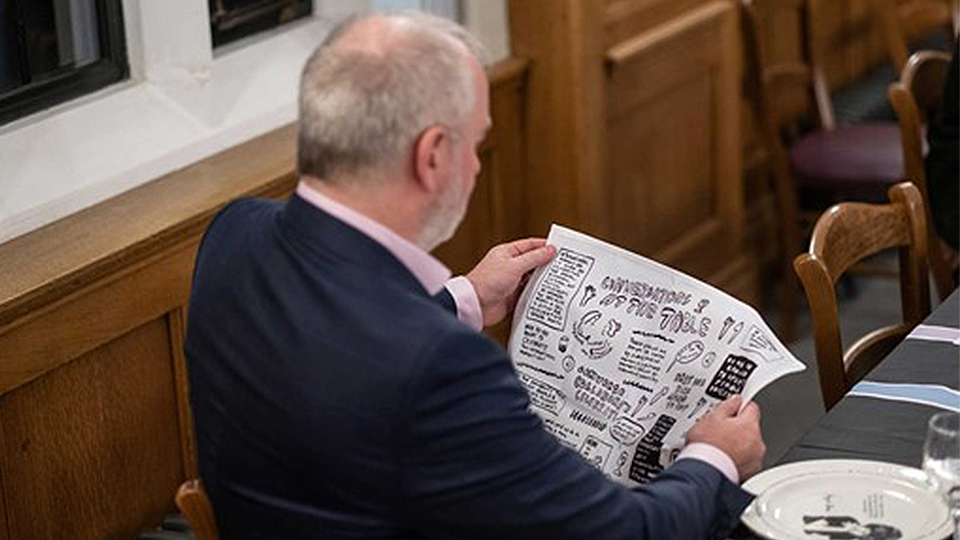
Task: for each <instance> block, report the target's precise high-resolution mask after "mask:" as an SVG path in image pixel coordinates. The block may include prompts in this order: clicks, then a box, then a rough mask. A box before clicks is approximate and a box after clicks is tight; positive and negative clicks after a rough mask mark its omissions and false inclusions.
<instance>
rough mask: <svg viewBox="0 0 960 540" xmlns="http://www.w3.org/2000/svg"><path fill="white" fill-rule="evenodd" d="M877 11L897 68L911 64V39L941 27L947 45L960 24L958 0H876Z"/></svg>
mask: <svg viewBox="0 0 960 540" xmlns="http://www.w3.org/2000/svg"><path fill="white" fill-rule="evenodd" d="M873 11H874V14H875V15H876V20H877V21H878V22H879V24H880V27H881V28H882V30H883V39H884V42H885V43H886V46H887V51H888V52H889V54H890V61H891V62H893V66H894V67H895V68H896V69H897V71H902V70H903V69H904V68H905V67H906V65H907V61H908V59H909V58H910V43H911V42H915V41H916V40H918V39H920V38H923V37H925V36H927V35H929V34H930V33H931V32H932V31H937V30H940V31H942V32H943V37H944V38H945V40H944V44H945V45H946V44H947V43H949V41H950V39H951V38H954V37H955V36H956V34H957V31H958V28H960V27H958V25H960V20H958V19H960V2H958V0H873Z"/></svg>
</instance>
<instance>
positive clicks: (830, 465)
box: [740, 459, 953, 540]
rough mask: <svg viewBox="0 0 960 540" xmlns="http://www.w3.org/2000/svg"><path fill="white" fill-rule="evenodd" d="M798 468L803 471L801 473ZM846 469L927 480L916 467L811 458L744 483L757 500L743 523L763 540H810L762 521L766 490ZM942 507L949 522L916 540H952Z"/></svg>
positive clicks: (918, 481) (744, 514) (765, 472)
mask: <svg viewBox="0 0 960 540" xmlns="http://www.w3.org/2000/svg"><path fill="white" fill-rule="evenodd" d="M797 469H799V471H798V470H797ZM844 470H847V471H851V472H862V473H872V474H873V475H877V476H882V477H891V474H890V473H891V472H892V473H895V474H896V473H901V474H897V476H896V479H898V480H900V479H902V480H904V481H907V482H909V483H914V484H918V483H920V482H921V480H920V478H921V477H923V478H925V477H926V473H925V472H924V471H922V470H920V469H917V468H916V467H908V466H906V465H900V464H899V463H890V462H886V461H876V460H868V459H810V460H804V461H794V462H791V463H785V464H783V465H778V466H776V467H772V468H770V469H767V470H765V471H762V472H760V473H758V474H756V475H754V476H753V477H751V478H749V479H747V481H746V482H744V483H743V485H742V486H741V487H743V489H744V490H745V491H747V492H748V493H750V494H752V495H754V499H753V500H752V501H751V502H750V504H749V505H747V507H746V508H745V509H744V510H743V513H742V514H741V515H740V520H741V521H742V522H743V524H744V525H745V526H746V527H747V528H748V529H750V530H751V531H753V532H754V533H756V534H757V535H759V536H761V537H763V538H767V539H772V540H808V539H809V538H810V537H809V536H807V537H800V536H796V535H794V534H792V533H789V532H787V533H786V534H787V537H784V536H783V534H784V533H785V531H782V530H777V529H775V528H773V527H770V526H769V525H768V524H767V522H766V521H764V520H763V519H762V518H761V516H760V515H759V513H758V510H757V508H758V506H759V505H760V504H761V502H760V501H761V496H762V495H763V493H762V491H763V490H766V489H769V488H771V487H773V486H775V485H777V484H780V483H781V482H782V481H784V480H787V479H789V478H790V477H791V476H794V475H800V474H802V475H803V476H808V475H810V474H815V473H823V474H827V473H836V472H842V471H844ZM885 473H886V474H885ZM902 473H907V474H902ZM917 487H921V486H917ZM941 504H942V505H943V507H944V508H945V510H946V516H947V519H946V520H945V521H944V522H943V523H941V524H940V525H939V526H937V527H936V528H934V529H932V530H930V531H929V532H927V533H925V534H924V535H923V536H920V537H917V538H916V539H915V540H940V538H943V537H948V536H949V535H950V534H951V533H952V532H953V529H952V522H951V520H950V513H949V508H946V503H945V502H943V501H942V500H941ZM777 535H780V536H777Z"/></svg>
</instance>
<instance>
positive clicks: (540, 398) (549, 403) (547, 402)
mask: <svg viewBox="0 0 960 540" xmlns="http://www.w3.org/2000/svg"><path fill="white" fill-rule="evenodd" d="M517 376H518V377H519V378H520V382H522V383H523V386H525V387H526V389H527V393H528V394H530V405H531V406H533V407H536V408H538V409H542V410H544V411H547V412H549V413H551V414H555V415H559V414H560V411H561V410H563V407H564V405H565V403H566V396H565V395H564V393H563V392H561V391H560V389H559V388H557V387H555V386H553V385H551V384H549V383H546V382H544V381H541V380H540V379H537V378H536V377H532V376H530V375H528V374H527V373H524V372H523V371H520V372H518V373H517Z"/></svg>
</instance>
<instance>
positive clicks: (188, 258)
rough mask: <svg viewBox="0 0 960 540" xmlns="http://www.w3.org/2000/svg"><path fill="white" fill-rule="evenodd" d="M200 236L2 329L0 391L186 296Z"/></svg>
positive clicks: (80, 353)
mask: <svg viewBox="0 0 960 540" xmlns="http://www.w3.org/2000/svg"><path fill="white" fill-rule="evenodd" d="M196 246H197V243H196V239H194V240H193V241H191V242H188V243H186V244H184V245H182V246H179V247H178V248H177V249H171V250H170V252H168V253H163V254H161V255H159V256H156V257H152V258H150V259H147V260H146V261H141V262H139V263H137V264H134V265H132V267H126V268H122V269H120V270H118V271H117V272H116V275H111V276H108V277H106V278H105V279H103V280H102V281H101V282H98V283H96V284H95V285H92V286H89V287H85V288H83V289H80V290H78V291H76V292H74V293H72V294H70V295H68V296H67V297H66V298H64V299H61V300H59V301H57V302H55V303H54V304H53V305H51V306H50V307H48V308H47V309H43V310H38V311H37V312H36V313H34V314H31V316H30V317H24V318H22V319H20V320H18V321H17V322H16V323H14V324H11V325H9V326H7V327H5V328H3V329H0V394H2V393H4V392H8V391H10V390H13V389H15V388H17V387H19V386H20V385H23V384H25V383H27V382H29V381H31V380H33V379H35V378H37V377H39V376H41V375H43V374H44V373H47V372H48V371H50V370H52V369H55V368H56V367H57V366H60V365H62V364H64V363H66V362H69V361H71V360H73V359H75V358H77V357H79V356H81V355H83V354H85V353H86V352H88V351H90V350H92V349H94V348H95V347H98V346H100V345H102V344H104V343H106V342H108V341H110V340H111V339H113V338H115V337H116V336H119V335H121V334H123V333H125V332H127V331H129V330H131V329H133V328H135V327H137V326H139V325H141V324H143V323H145V322H146V321H148V320H153V319H155V318H157V317H159V316H162V315H163V314H165V313H167V312H168V311H169V310H170V309H172V308H173V307H175V306H179V305H182V304H184V303H186V301H187V295H188V294H189V290H190V278H191V270H192V267H193V259H194V256H195V252H196Z"/></svg>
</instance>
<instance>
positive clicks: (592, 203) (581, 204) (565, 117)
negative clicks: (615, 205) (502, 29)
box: [508, 0, 607, 236]
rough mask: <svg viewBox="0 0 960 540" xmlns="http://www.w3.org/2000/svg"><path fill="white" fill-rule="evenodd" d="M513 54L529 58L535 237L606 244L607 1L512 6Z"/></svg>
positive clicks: (529, 218) (540, 0)
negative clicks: (570, 232) (569, 234)
mask: <svg viewBox="0 0 960 540" xmlns="http://www.w3.org/2000/svg"><path fill="white" fill-rule="evenodd" d="M508 6H509V21H510V40H511V45H512V47H513V52H514V53H515V54H517V55H518V56H521V57H525V58H530V59H531V68H530V79H529V100H528V103H529V105H528V109H527V114H526V122H527V129H528V130H529V132H530V137H529V139H528V142H527V162H526V173H527V181H526V187H527V189H526V195H525V199H526V200H527V201H528V202H529V205H528V207H527V213H526V223H527V228H528V230H529V231H530V232H531V233H533V234H537V235H545V234H546V233H547V231H548V230H549V227H550V225H551V224H552V223H559V224H562V225H566V226H568V227H573V228H577V229H581V230H583V231H585V232H587V233H591V234H595V235H599V236H605V234H606V232H607V227H606V215H605V200H604V197H605V195H604V194H603V193H602V192H601V190H598V189H596V183H597V182H598V181H599V180H600V179H601V178H602V176H603V170H604V160H605V154H606V148H605V147H604V141H605V138H604V125H603V119H604V112H603V106H604V100H603V77H604V72H603V70H604V65H603V53H604V49H605V47H604V36H603V24H604V20H603V18H604V9H603V5H602V3H601V1H600V0H510V2H509V4H508Z"/></svg>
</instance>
